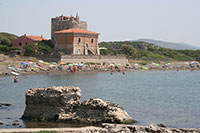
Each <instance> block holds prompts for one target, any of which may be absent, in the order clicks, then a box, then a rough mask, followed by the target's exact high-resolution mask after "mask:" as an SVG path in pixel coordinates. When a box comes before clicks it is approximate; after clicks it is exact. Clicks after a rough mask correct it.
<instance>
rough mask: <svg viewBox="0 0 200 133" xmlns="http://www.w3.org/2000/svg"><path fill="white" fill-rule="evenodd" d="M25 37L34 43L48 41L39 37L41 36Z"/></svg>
mask: <svg viewBox="0 0 200 133" xmlns="http://www.w3.org/2000/svg"><path fill="white" fill-rule="evenodd" d="M26 37H28V38H30V39H32V40H34V41H42V40H48V39H46V38H43V37H41V36H26Z"/></svg>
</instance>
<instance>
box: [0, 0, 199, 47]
mask: <svg viewBox="0 0 200 133" xmlns="http://www.w3.org/2000/svg"><path fill="white" fill-rule="evenodd" d="M76 12H78V13H79V15H80V19H81V20H83V21H87V23H88V30H91V31H95V32H99V33H100V34H101V35H100V37H99V41H115V40H116V41H117V40H136V39H140V38H150V39H157V40H163V41H169V42H185V43H189V44H191V45H196V46H200V0H0V32H9V33H13V34H16V35H19V36H20V35H23V34H25V33H26V34H29V35H43V36H44V37H46V38H50V36H51V35H50V31H51V18H52V17H56V16H60V15H61V14H63V15H65V16H70V15H74V16H75V14H76Z"/></svg>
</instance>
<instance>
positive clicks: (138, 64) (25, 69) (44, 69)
mask: <svg viewBox="0 0 200 133" xmlns="http://www.w3.org/2000/svg"><path fill="white" fill-rule="evenodd" d="M23 63H27V64H23ZM157 70H162V71H166V70H174V71H179V70H191V71H193V70H200V64H199V62H196V61H165V62H164V61H159V62H153V61H148V62H147V61H130V62H129V64H127V65H126V66H122V65H121V64H106V63H105V64H95V63H90V64H89V63H81V64H80V63H77V62H74V63H73V64H67V63H66V64H65V63H64V62H45V61H42V60H37V59H36V58H33V57H24V56H20V57H19V56H18V57H6V58H4V59H3V60H2V61H1V62H0V76H9V75H13V76H15V73H19V74H20V75H27V74H38V73H40V74H41V73H52V74H53V73H56V74H66V73H70V72H111V73H112V72H125V71H157ZM13 72H14V73H13Z"/></svg>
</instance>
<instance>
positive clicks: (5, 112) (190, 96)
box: [0, 71, 200, 128]
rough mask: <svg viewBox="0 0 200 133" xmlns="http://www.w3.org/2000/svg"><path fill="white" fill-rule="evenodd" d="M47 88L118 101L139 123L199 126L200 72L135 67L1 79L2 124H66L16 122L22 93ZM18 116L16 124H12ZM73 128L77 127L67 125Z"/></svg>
mask: <svg viewBox="0 0 200 133" xmlns="http://www.w3.org/2000/svg"><path fill="white" fill-rule="evenodd" d="M47 86H77V87H80V88H81V90H82V97H81V100H87V99H89V98H93V97H98V98H101V99H105V100H109V101H111V102H113V103H117V104H120V105H121V106H122V107H123V108H124V109H125V110H126V111H127V112H128V113H129V115H130V116H131V117H133V118H134V119H135V120H136V121H137V122H136V123H135V124H137V125H149V124H151V123H162V124H164V125H166V126H168V127H178V128H200V71H137V72H126V73H125V75H123V74H122V73H118V72H116V73H113V74H112V75H111V74H110V73H109V72H98V73H97V72H91V73H67V74H37V75H26V76H20V77H19V82H18V83H14V82H13V77H0V103H4V102H6V103H7V102H8V103H11V104H12V106H10V107H8V108H0V121H1V122H3V123H4V124H3V125H0V128H13V127H15V128H16V127H66V125H65V124H63V123H61V124H58V123H29V122H24V121H22V120H20V117H21V116H22V115H23V112H24V109H25V92H26V91H27V90H28V89H30V88H37V87H47ZM15 120H18V121H19V123H20V125H19V126H13V125H12V123H13V122H14V121H15ZM68 126H70V127H71V126H76V125H68Z"/></svg>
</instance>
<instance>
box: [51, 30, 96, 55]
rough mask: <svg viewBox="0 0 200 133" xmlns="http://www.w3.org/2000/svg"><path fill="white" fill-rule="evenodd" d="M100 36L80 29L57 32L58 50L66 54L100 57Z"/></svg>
mask: <svg viewBox="0 0 200 133" xmlns="http://www.w3.org/2000/svg"><path fill="white" fill-rule="evenodd" d="M98 35H99V33H96V32H92V31H89V30H86V29H78V28H72V29H66V30H61V31H56V32H55V36H56V48H57V49H58V50H59V51H62V52H64V53H65V54H72V55H99V47H98Z"/></svg>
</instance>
